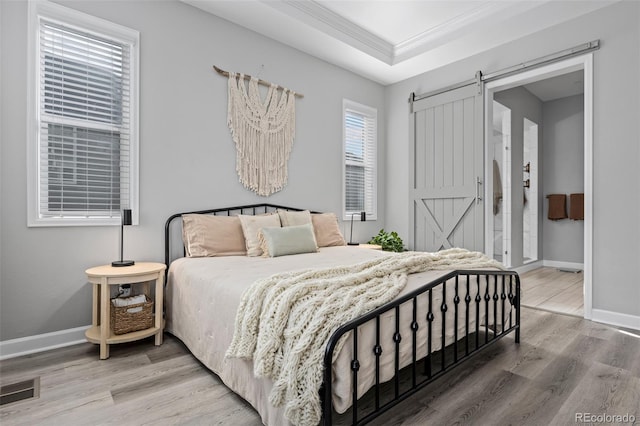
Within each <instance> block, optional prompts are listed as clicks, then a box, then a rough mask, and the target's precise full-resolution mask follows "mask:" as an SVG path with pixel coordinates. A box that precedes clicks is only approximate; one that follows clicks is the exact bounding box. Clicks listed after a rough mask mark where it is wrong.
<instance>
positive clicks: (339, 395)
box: [166, 246, 493, 425]
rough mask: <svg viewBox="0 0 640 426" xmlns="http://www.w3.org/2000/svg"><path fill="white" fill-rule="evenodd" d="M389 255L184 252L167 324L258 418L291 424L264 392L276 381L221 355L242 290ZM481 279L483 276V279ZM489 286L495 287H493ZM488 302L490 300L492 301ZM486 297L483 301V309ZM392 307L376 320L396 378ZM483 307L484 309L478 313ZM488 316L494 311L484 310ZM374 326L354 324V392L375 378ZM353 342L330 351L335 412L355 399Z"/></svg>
mask: <svg viewBox="0 0 640 426" xmlns="http://www.w3.org/2000/svg"><path fill="white" fill-rule="evenodd" d="M381 256H388V253H383V252H380V251H376V250H370V249H366V248H359V247H348V246H343V247H330V248H322V249H320V251H319V252H318V253H309V254H300V255H294V256H283V257H278V258H261V257H247V256H230V257H209V258H182V259H178V260H176V261H174V262H173V263H172V264H171V267H170V269H169V278H168V282H167V290H166V297H167V330H168V331H169V332H171V333H172V334H174V335H175V336H177V337H178V338H180V339H181V340H182V341H183V342H184V343H185V345H186V346H187V347H188V348H189V350H190V351H191V352H192V353H193V354H194V356H196V357H197V358H198V359H199V360H200V361H201V362H202V363H203V364H205V365H206V366H207V367H208V368H210V369H211V370H212V371H213V372H215V373H216V374H218V375H219V376H220V378H221V379H222V381H223V382H224V383H225V384H226V385H227V386H228V387H229V388H230V389H232V390H233V391H234V392H236V393H237V394H239V395H240V396H242V397H243V398H244V399H245V400H247V401H248V402H249V403H250V404H251V405H253V407H254V408H255V409H256V410H257V411H258V412H259V413H260V416H261V418H262V421H263V423H265V424H267V425H286V424H289V422H288V421H287V419H285V418H284V410H283V409H282V408H276V407H273V406H272V405H271V404H270V403H269V393H270V391H271V388H272V386H273V383H272V382H271V381H270V380H269V379H266V378H255V377H254V376H253V365H252V363H251V362H250V361H245V360H242V359H237V358H231V359H228V358H227V359H226V358H225V352H226V350H227V348H228V347H229V344H230V343H231V340H232V337H233V332H234V321H235V317H236V311H237V308H238V305H239V304H240V300H241V298H242V294H243V293H244V291H245V290H246V289H247V288H249V287H250V286H251V285H252V284H253V283H254V282H255V281H256V280H258V279H261V278H266V277H269V276H271V275H273V274H276V273H281V272H286V271H293V270H299V269H310V268H324V267H330V266H341V265H347V264H352V263H358V262H362V261H365V260H368V259H373V258H375V257H381ZM447 272H448V271H428V272H421V273H417V274H412V275H411V276H410V277H409V282H408V284H407V286H406V287H405V288H404V289H403V290H402V291H401V293H400V295H399V296H398V297H400V296H402V295H403V294H406V293H408V292H410V291H412V290H414V289H416V288H418V287H420V286H421V285H424V284H426V283H429V282H431V281H433V280H435V279H437V278H438V277H440V276H442V275H445V274H446V273H447ZM483 281H484V280H483ZM454 290H455V287H454V282H453V280H450V282H449V283H448V284H447V300H448V301H449V302H448V304H449V309H448V311H447V313H446V326H447V327H446V344H447V345H448V344H450V343H452V342H453V336H454V330H453V323H454V310H453V303H451V302H450V301H451V299H452V298H453V295H454ZM491 290H492V291H493V288H491ZM484 291H485V290H484V283H481V286H480V294H481V295H484ZM476 292H477V286H476V283H475V282H472V284H471V296H472V297H475V295H476ZM458 294H459V297H460V299H464V296H465V294H466V286H465V284H464V283H462V282H461V283H460V289H459V293H458ZM441 299H442V295H441V290H434V291H433V294H432V301H431V306H432V311H433V314H434V317H435V319H434V321H433V324H432V330H433V335H432V336H433V337H432V343H431V350H432V351H436V350H438V349H439V348H440V347H441V343H442V337H441V336H442V331H441V330H442V323H441V312H440V306H441ZM428 300H429V299H428V295H427V294H424V295H422V296H421V297H419V298H418V312H417V318H418V322H419V324H420V328H419V329H418V333H417V335H418V336H417V342H418V347H417V358H418V359H419V358H422V357H424V356H425V355H426V353H427V329H428V327H427V323H426V320H425V318H426V316H427V313H428V306H429V302H428ZM491 305H492V304H491ZM470 306H471V308H474V309H473V310H471V312H470V318H469V320H470V322H469V327H470V331H473V330H475V304H474V303H473V302H472V303H471V305H470ZM482 306H483V304H482V305H481V308H482ZM463 307H464V302H461V304H460V308H461V309H460V312H459V321H458V325H459V327H458V336H459V337H460V336H462V335H463V334H464V329H465V316H464V311H463ZM412 309H413V308H412V304H411V303H407V304H405V305H403V307H402V308H401V309H400V316H401V324H402V325H401V329H400V333H401V335H402V336H403V339H402V341H401V344H400V346H401V357H400V365H401V366H404V365H408V364H409V363H410V362H411V360H412V351H411V344H412V338H411V337H412V332H411V329H410V323H411V321H412ZM394 315H395V314H394V312H389V313H387V314H385V315H384V317H383V318H382V319H381V324H382V329H381V344H382V347H383V353H382V356H381V362H380V366H381V381H387V380H389V379H391V378H392V377H393V374H394V363H395V347H394V343H393V340H392V337H393V334H394V333H395V317H394ZM484 315H485V312H484V310H483V309H481V318H484ZM489 318H490V319H491V318H493V311H492V310H491V311H490V313H489ZM374 330H375V328H374V325H373V324H367V325H365V326H363V327H360V328H359V330H358V342H359V345H358V347H359V350H358V352H359V354H358V359H359V362H360V371H359V375H358V397H360V396H361V395H363V394H364V393H365V392H366V391H367V390H368V389H369V388H370V387H371V386H372V385H374V384H375V371H374V366H375V357H374V356H373V351H372V348H373V346H374V344H375V332H374ZM352 347H353V345H352V344H351V343H350V342H347V344H345V345H344V346H343V348H342V350H341V351H340V352H339V353H338V354H337V356H336V355H334V364H333V368H332V374H333V398H332V401H333V404H334V408H335V410H336V411H337V412H339V413H341V412H344V411H346V410H347V409H348V408H349V407H350V406H351V404H352V390H351V370H350V362H351V359H352V358H353V354H352Z"/></svg>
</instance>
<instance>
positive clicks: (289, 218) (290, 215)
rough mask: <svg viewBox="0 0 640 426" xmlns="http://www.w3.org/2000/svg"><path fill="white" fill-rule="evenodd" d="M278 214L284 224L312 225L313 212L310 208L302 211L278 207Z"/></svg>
mask: <svg viewBox="0 0 640 426" xmlns="http://www.w3.org/2000/svg"><path fill="white" fill-rule="evenodd" d="M278 216H280V222H281V223H282V226H298V225H307V224H308V225H311V213H309V210H304V211H301V212H297V211H289V210H281V209H278Z"/></svg>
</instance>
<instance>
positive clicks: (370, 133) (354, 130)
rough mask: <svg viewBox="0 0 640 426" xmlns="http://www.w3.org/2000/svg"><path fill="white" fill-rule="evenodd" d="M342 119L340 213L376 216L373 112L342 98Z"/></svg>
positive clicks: (375, 118)
mask: <svg viewBox="0 0 640 426" xmlns="http://www.w3.org/2000/svg"><path fill="white" fill-rule="evenodd" d="M343 120H344V167H345V168H344V214H345V220H346V219H350V217H351V214H353V213H359V212H362V211H366V212H367V218H370V219H376V216H377V206H376V164H377V163H376V149H377V132H376V129H377V111H376V110H375V109H374V108H370V107H367V106H365V105H360V104H358V103H355V102H352V101H348V100H345V101H344V103H343Z"/></svg>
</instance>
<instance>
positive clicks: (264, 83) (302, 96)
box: [213, 65, 304, 98]
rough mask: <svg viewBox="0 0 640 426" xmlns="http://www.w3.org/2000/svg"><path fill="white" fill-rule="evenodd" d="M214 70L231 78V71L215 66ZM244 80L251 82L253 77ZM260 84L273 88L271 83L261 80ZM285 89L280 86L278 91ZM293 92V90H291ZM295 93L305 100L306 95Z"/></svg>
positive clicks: (245, 77) (245, 76) (247, 76)
mask: <svg viewBox="0 0 640 426" xmlns="http://www.w3.org/2000/svg"><path fill="white" fill-rule="evenodd" d="M213 69H214V70H216V72H217V73H218V74H220V75H223V76H225V77H229V71H225V70H223V69H220V68H218V67H216V66H215V65H214V66H213ZM244 79H245V80H250V79H251V76H250V75H247V74H245V75H244ZM258 84H260V85H262V86H267V87H271V83H269V82H268V81H264V80H261V79H258ZM283 89H284V87H282V86H278V90H283ZM287 90H291V89H287ZM291 91H292V92H293V90H291ZM294 93H295V95H296V96H297V97H299V98H304V95H303V94H302V93H298V92H294Z"/></svg>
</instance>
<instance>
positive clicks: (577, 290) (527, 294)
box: [520, 268, 584, 318]
mask: <svg viewBox="0 0 640 426" xmlns="http://www.w3.org/2000/svg"><path fill="white" fill-rule="evenodd" d="M583 277H584V276H583V273H582V272H578V273H575V272H563V271H559V270H558V269H557V268H538V269H534V270H532V271H528V272H525V273H523V274H521V275H520V285H521V288H522V305H523V306H528V307H531V308H537V309H544V310H547V311H551V312H559V313H562V314H567V315H574V316H578V317H580V318H582V317H584V295H583V291H584V290H583V288H584V284H583V282H584V281H583V280H584V278H583Z"/></svg>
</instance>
